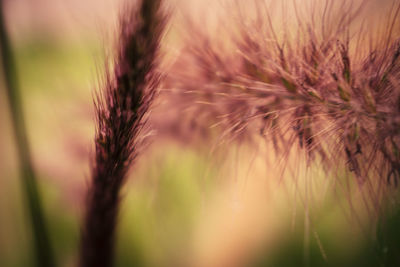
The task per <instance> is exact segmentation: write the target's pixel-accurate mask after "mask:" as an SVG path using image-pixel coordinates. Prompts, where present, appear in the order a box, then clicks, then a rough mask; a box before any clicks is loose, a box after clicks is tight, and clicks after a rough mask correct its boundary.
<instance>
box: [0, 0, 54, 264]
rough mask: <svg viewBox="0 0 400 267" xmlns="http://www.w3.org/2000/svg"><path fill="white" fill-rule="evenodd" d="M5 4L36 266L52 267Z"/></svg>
mask: <svg viewBox="0 0 400 267" xmlns="http://www.w3.org/2000/svg"><path fill="white" fill-rule="evenodd" d="M3 5H4V0H2V1H1V3H0V49H1V55H2V56H1V64H2V69H3V75H4V82H5V89H6V94H7V100H8V102H9V108H10V110H11V122H12V126H13V129H14V134H15V139H16V146H17V155H18V159H19V162H20V167H21V180H22V185H23V187H24V188H23V190H24V192H25V200H26V206H27V209H28V211H29V214H30V220H31V225H32V232H33V239H34V247H35V252H36V257H37V266H41V267H50V266H55V262H54V258H53V251H52V248H51V244H50V240H49V236H48V233H47V230H46V224H45V220H44V215H43V211H42V207H41V199H40V194H39V192H38V186H37V182H36V175H35V171H34V169H33V165H32V161H31V156H30V148H29V143H28V138H27V135H26V128H25V121H24V114H23V110H22V105H21V96H20V92H19V85H18V75H17V70H16V66H15V60H14V57H13V53H12V51H11V45H10V41H9V39H8V35H7V31H6V26H5V22H4V13H3V12H4V9H3Z"/></svg>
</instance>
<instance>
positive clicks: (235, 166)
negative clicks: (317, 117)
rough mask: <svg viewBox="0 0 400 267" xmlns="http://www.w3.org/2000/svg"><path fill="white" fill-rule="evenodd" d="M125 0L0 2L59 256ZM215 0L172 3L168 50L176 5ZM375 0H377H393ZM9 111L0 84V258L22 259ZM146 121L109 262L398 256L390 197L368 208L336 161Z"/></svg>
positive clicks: (319, 262) (386, 262) (363, 260)
mask: <svg viewBox="0 0 400 267" xmlns="http://www.w3.org/2000/svg"><path fill="white" fill-rule="evenodd" d="M121 2H122V0H121V1H116V0H85V1H81V0H35V1H31V0H8V1H5V14H6V22H7V29H8V32H9V35H10V39H11V42H12V48H13V52H14V53H15V56H16V61H17V70H18V75H19V83H20V89H21V92H22V100H23V109H24V114H25V117H26V123H27V132H28V138H29V141H30V145H31V150H32V159H33V162H34V166H35V170H36V171H37V174H38V180H39V185H40V193H41V196H42V200H43V205H44V210H45V216H46V220H47V222H48V226H49V231H50V235H51V242H52V244H53V246H54V249H55V254H56V259H57V263H58V264H59V266H66V267H67V266H75V264H76V255H77V247H78V246H77V245H78V241H79V231H80V228H79V224H80V220H81V216H82V212H83V209H84V206H83V200H84V194H85V192H86V189H87V185H88V179H89V177H90V164H91V161H90V157H91V155H92V152H93V136H94V125H95V124H94V114H93V101H92V96H93V92H94V91H93V90H94V89H96V88H97V87H98V78H99V77H101V73H102V70H103V63H104V60H105V55H106V54H107V53H106V52H105V51H109V50H110V47H111V46H112V44H113V42H114V41H115V40H113V37H114V34H113V29H115V25H116V19H117V17H118V8H119V7H120V5H121ZM211 2H212V1H205V2H204V1H203V2H201V1H196V0H191V1H184V0H174V1H169V3H168V4H169V5H170V6H171V7H172V8H171V9H172V10H173V12H174V14H175V15H174V16H173V19H172V23H171V26H170V28H169V31H168V35H167V38H166V39H167V40H169V41H168V42H166V45H165V50H167V51H169V52H171V53H172V54H173V53H174V51H175V50H177V47H178V46H179V45H178V44H176V47H175V43H176V42H175V41H174V38H176V35H177V34H179V31H178V30H176V28H179V25H177V24H179V22H178V21H179V20H176V19H175V16H182V15H183V16H199V15H200V16H201V15H202V12H203V13H208V15H210V14H213V11H209V10H207V9H205V8H203V7H204V6H208V7H209V5H210V3H211ZM372 2H373V5H372V6H373V7H374V8H378V7H382V6H383V5H385V4H386V2H389V1H379V4H377V3H378V1H372ZM216 6H217V5H214V8H216ZM209 9H210V7H209ZM211 10H213V9H212V8H211ZM378 10H379V9H378ZM209 12H211V13H209ZM371 16H373V15H371ZM2 84H3V83H2ZM154 112H155V113H156V114H157V107H156V108H155V111H154ZM157 121H158V120H157V119H156V120H155V124H156V123H157ZM10 123H11V122H10V114H9V107H8V104H7V102H6V99H5V90H4V86H3V85H2V87H1V90H0V147H1V149H0V266H32V265H33V261H34V255H33V252H32V251H33V250H32V247H31V244H32V242H31V241H32V236H31V233H30V227H29V225H28V222H29V218H28V216H27V213H26V208H25V206H24V196H23V195H22V193H21V192H22V189H21V188H22V186H21V182H20V179H19V177H18V175H19V165H18V162H17V160H16V149H15V139H14V137H13V131H12V128H11V126H10V125H11V124H10ZM155 129H156V130H157V132H156V135H155V137H154V138H153V140H152V144H151V145H150V146H149V147H148V148H147V150H146V152H145V153H144V154H143V155H142V156H141V158H140V160H139V161H138V162H137V164H136V165H135V167H134V168H133V169H132V171H131V174H130V179H129V180H128V183H127V184H126V186H125V187H124V189H123V201H122V207H121V210H120V220H119V225H118V235H117V240H118V242H117V243H118V244H117V259H116V262H117V266H149V267H150V266H199V267H219V266H221V267H223V266H232V267H234V266H238V267H242V266H249V267H250V266H254V267H256V266H260V267H261V266H395V265H392V264H394V263H393V262H394V258H395V256H393V255H395V253H396V252H397V251H398V248H399V246H400V243H399V240H400V233H399V230H398V229H397V225H398V223H399V213H398V212H397V210H396V206H395V207H393V206H390V208H387V210H388V211H387V212H385V213H384V214H387V216H381V215H380V214H379V215H378V214H376V213H374V212H373V211H371V209H369V207H368V205H367V204H366V201H365V198H364V196H365V194H363V192H361V191H358V190H357V187H356V184H355V183H353V182H352V181H354V179H351V178H352V177H349V176H350V174H349V173H347V172H346V171H345V170H343V175H341V177H339V178H340V179H338V178H337V177H331V176H329V175H327V174H326V173H325V172H324V171H323V169H322V167H320V166H312V167H310V168H306V164H305V163H304V162H305V160H304V159H302V158H301V157H298V156H289V157H287V158H284V159H282V158H279V157H276V156H275V155H274V154H273V153H272V152H270V151H269V148H268V147H266V146H265V145H264V144H263V143H262V141H261V138H260V140H259V142H258V141H257V142H254V143H252V144H247V143H230V144H229V145H216V144H215V142H213V141H196V142H187V141H186V140H185V139H184V138H182V139H179V138H176V137H175V138H172V137H171V134H170V132H171V128H168V131H167V130H165V128H163V127H157V125H155ZM163 130H165V132H163ZM172 130H173V129H172ZM189 134H190V132H189ZM172 136H173V134H172ZM288 163H291V164H290V166H291V167H290V168H287V169H286V165H289V164H288ZM283 170H284V171H283ZM364 193H365V192H364ZM385 208H386V205H385V204H382V209H385ZM382 217H385V218H382ZM393 257H394V258H393Z"/></svg>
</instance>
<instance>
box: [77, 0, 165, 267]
mask: <svg viewBox="0 0 400 267" xmlns="http://www.w3.org/2000/svg"><path fill="white" fill-rule="evenodd" d="M161 2H162V1H161V0H142V1H139V2H138V3H136V2H135V3H136V4H137V5H134V4H127V5H126V6H125V7H126V8H124V10H122V12H121V14H120V22H119V32H118V36H116V38H117V46H116V47H117V48H116V50H117V54H116V55H115V59H114V61H113V62H112V64H110V65H112V68H113V70H110V68H107V69H108V71H106V76H105V82H104V84H103V85H102V86H103V88H102V89H101V91H100V92H99V93H98V94H97V98H96V99H95V107H96V115H97V127H96V139H95V145H96V150H95V159H94V164H93V168H92V174H91V176H92V178H91V181H90V185H89V191H88V195H87V203H86V205H87V206H86V213H85V216H84V223H83V229H82V239H81V247H80V255H79V266H81V267H95V266H96V267H101V266H104V267H107V266H112V264H113V255H114V243H115V228H116V225H117V219H118V218H117V217H118V210H119V202H120V189H121V186H122V185H123V183H124V181H125V180H126V177H127V172H128V169H129V167H130V166H131V164H132V163H133V162H134V161H135V159H136V158H137V156H138V153H139V150H140V147H141V145H142V143H143V138H144V132H143V131H144V129H145V126H146V121H147V115H148V112H149V109H150V108H151V105H152V102H153V99H154V97H155V95H156V93H157V90H158V85H159V82H160V78H161V75H160V72H158V71H157V66H158V62H159V53H160V41H161V38H162V35H163V32H164V28H165V24H166V16H165V15H164V12H163V11H162V4H161Z"/></svg>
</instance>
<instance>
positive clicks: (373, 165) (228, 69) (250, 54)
mask: <svg viewBox="0 0 400 267" xmlns="http://www.w3.org/2000/svg"><path fill="white" fill-rule="evenodd" d="M255 2H256V3H257V5H256V6H257V10H256V11H255V12H253V13H251V15H252V16H253V17H254V16H255V18H254V20H253V23H245V22H244V21H243V20H244V19H243V18H244V17H246V16H245V15H243V13H245V11H243V10H239V11H238V12H237V13H240V14H241V15H240V19H241V20H239V19H238V20H235V19H228V22H227V23H226V25H228V26H227V27H226V29H225V28H224V29H225V30H226V32H225V33H224V34H221V35H223V37H220V36H218V35H215V36H212V35H209V36H208V35H207V34H204V33H202V31H200V30H198V31H196V29H193V25H192V24H190V25H191V26H190V29H189V30H190V36H191V37H192V38H188V40H187V43H186V48H185V49H184V50H183V52H182V53H181V54H180V55H179V58H178V59H177V61H176V62H177V63H176V64H175V66H174V68H173V71H172V73H171V75H170V79H169V83H170V84H171V87H173V88H177V93H176V94H175V95H174V96H173V98H172V97H171V99H173V100H172V101H176V102H174V103H175V104H176V103H177V102H178V101H177V100H176V99H179V103H180V105H181V106H180V107H179V108H180V109H184V107H182V105H185V106H187V107H190V111H191V112H192V113H191V114H192V116H188V117H189V120H190V121H191V123H192V121H195V122H196V125H198V126H200V127H203V128H205V129H207V128H208V127H209V126H210V125H212V126H213V127H214V126H218V128H219V130H220V131H221V133H220V134H221V136H222V137H223V138H222V140H224V141H226V140H232V139H231V137H233V138H235V139H236V140H238V141H240V140H242V138H241V137H248V138H252V136H255V135H257V134H259V133H261V134H262V135H263V136H265V137H266V138H268V140H273V145H274V147H275V149H276V152H277V153H278V154H280V153H282V151H281V149H282V148H284V150H285V151H287V150H291V148H292V147H293V146H294V145H295V144H296V143H295V142H292V141H291V140H292V139H293V137H294V136H295V137H296V138H297V139H298V146H299V147H300V148H301V149H302V151H304V152H305V153H306V155H307V157H308V158H309V159H311V160H316V159H318V160H320V161H322V162H323V163H324V164H325V166H327V167H328V169H329V168H330V169H331V170H332V169H333V170H335V169H336V170H337V166H342V168H347V170H348V171H350V172H353V173H354V176H355V177H356V179H357V181H358V183H359V184H360V185H362V184H364V182H365V181H366V180H368V179H373V180H374V181H377V182H379V183H386V184H390V185H394V184H396V183H397V182H396V181H397V179H398V177H399V174H400V169H399V166H400V165H399V164H400V157H399V146H400V130H399V129H400V112H399V103H400V102H399V99H400V98H399V95H400V90H399V88H400V87H399V85H400V68H399V67H398V65H399V64H398V63H399V62H398V61H399V59H398V58H399V55H400V53H399V51H400V50H399V43H398V41H397V40H398V38H399V37H400V35H399V34H400V33H399V32H398V30H395V29H399V26H400V23H399V20H398V16H397V14H398V10H399V7H400V5H398V4H397V6H396V8H395V9H394V12H393V11H390V10H389V11H388V13H390V14H387V17H389V18H390V19H389V21H387V20H383V19H382V20H381V21H379V22H380V23H381V25H373V27H372V26H371V29H370V30H369V31H368V30H367V31H366V30H365V26H364V25H363V24H362V23H358V22H360V20H362V19H359V16H360V14H361V13H362V7H363V6H364V4H365V2H366V1H359V2H360V3H359V5H357V6H356V5H355V4H354V3H353V2H351V3H350V4H349V2H346V1H337V2H339V3H341V4H338V5H336V3H334V2H336V1H330V0H327V1H325V2H323V4H322V5H319V3H320V2H318V1H311V3H312V6H313V9H312V11H310V10H309V11H310V14H309V18H308V17H306V16H305V15H304V14H301V11H300V9H301V8H300V4H296V3H295V4H294V6H293V10H294V11H293V12H294V13H295V14H296V16H295V18H296V19H294V22H293V19H291V18H288V17H287V14H286V15H285V14H284V15H283V16H282V17H281V18H280V20H274V16H273V15H271V14H272V13H271V12H270V8H271V7H270V6H268V5H265V9H263V8H264V6H263V5H260V3H261V2H262V3H264V2H265V1H255ZM340 5H341V7H340ZM319 7H320V10H319V9H318V8H319ZM240 8H241V7H240V6H239V5H237V6H235V5H233V6H232V9H231V10H235V9H240ZM318 12H320V13H318ZM254 13H255V14H254ZM232 14H234V12H232ZM230 18H231V17H230ZM275 21H278V22H277V23H279V24H278V26H277V25H276V23H275ZM383 21H384V22H383ZM246 22H247V21H246ZM287 24H288V25H287ZM289 24H290V26H291V27H289ZM359 24H360V25H359ZM382 24H384V25H382ZM379 27H386V29H387V30H386V32H385V33H384V34H383V36H378V35H375V32H374V29H375V28H376V29H378V28H379ZM357 29H359V30H357ZM296 32H297V33H296ZM193 33H196V34H195V35H194V34H193ZM225 35H228V36H230V37H229V38H226V36H225ZM193 36H195V37H193ZM221 38H225V40H221ZM368 39H370V40H373V42H371V44H370V45H369V46H368V45H366V44H364V43H363V40H368ZM227 47H228V49H226V48H227ZM205 103H206V105H205ZM198 114H202V116H198ZM181 123H183V122H181ZM214 128H215V127H214ZM214 128H213V129H214ZM371 155H374V156H373V157H372V156H371ZM332 167H335V168H332Z"/></svg>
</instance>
